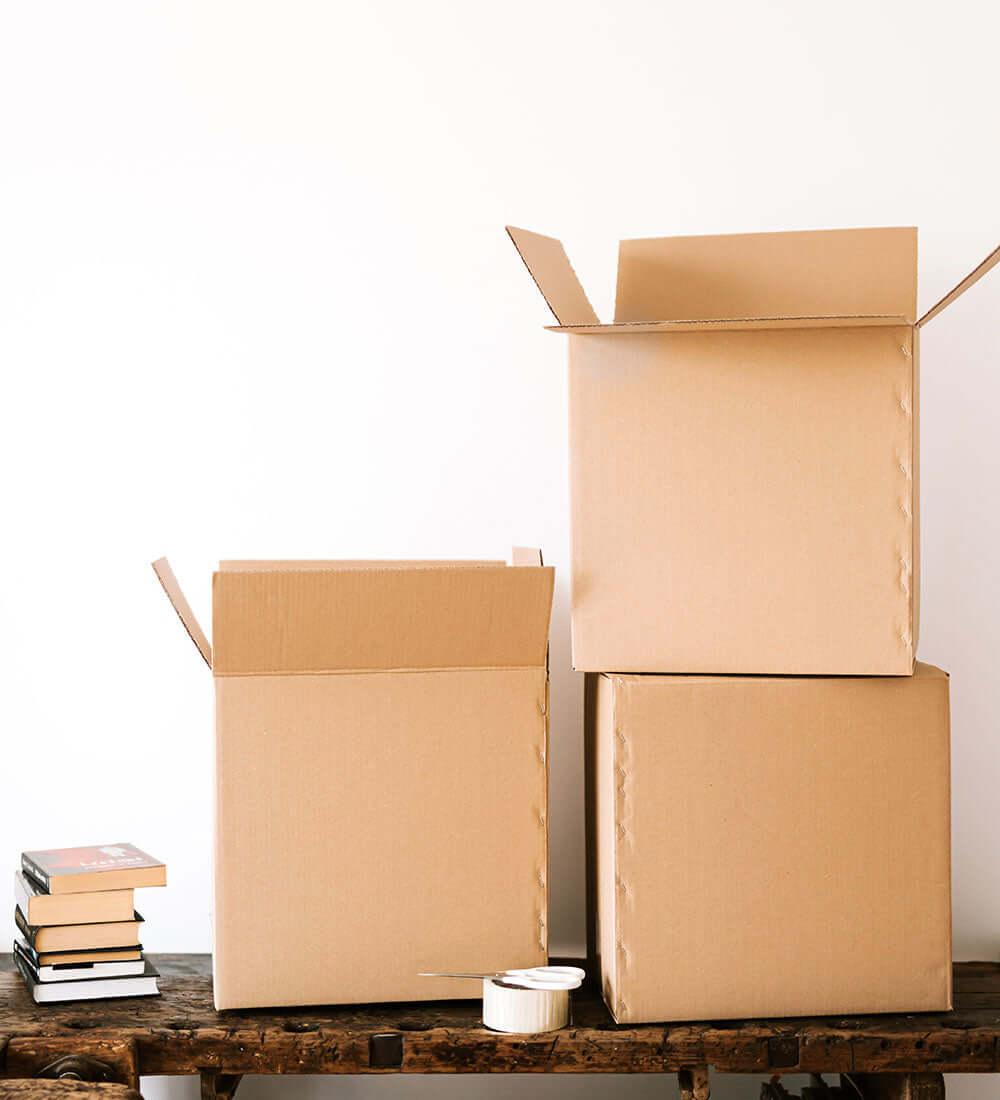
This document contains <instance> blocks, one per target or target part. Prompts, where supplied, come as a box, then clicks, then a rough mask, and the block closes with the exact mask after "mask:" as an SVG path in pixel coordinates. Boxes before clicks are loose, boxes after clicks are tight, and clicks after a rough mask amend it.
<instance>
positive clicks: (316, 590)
mask: <svg viewBox="0 0 1000 1100" xmlns="http://www.w3.org/2000/svg"><path fill="white" fill-rule="evenodd" d="M514 560H515V564H516V565H518V568H509V567H507V566H505V565H504V564H503V563H502V562H481V563H475V562H466V563H458V562H452V563H435V562H413V563H405V562H223V563H222V564H221V565H220V567H219V571H218V572H217V573H215V575H214V577H213V585H212V603H213V626H212V629H213V643H214V644H213V645H209V642H208V639H207V638H206V637H205V634H204V633H203V632H202V630H201V628H200V627H199V625H198V623H197V620H196V619H195V617H194V615H193V614H192V612H191V608H190V606H189V604H188V602H187V600H186V599H185V598H184V596H183V594H182V592H181V590H180V588H179V586H178V584H177V581H176V578H175V577H174V575H173V573H172V572H171V570H170V567H169V565H168V564H167V563H166V561H164V560H161V561H160V562H157V563H156V565H155V566H154V568H155V569H156V571H157V574H158V576H159V578H160V580H161V582H162V584H163V587H164V589H165V590H166V592H167V595H168V596H169V597H170V600H171V602H172V603H173V605H174V607H175V609H176V610H177V613H178V615H179V616H180V618H181V621H182V622H183V624H184V626H185V627H186V629H187V631H188V633H189V634H190V635H191V637H192V639H193V640H194V641H195V643H196V644H197V646H198V649H199V650H200V652H201V654H202V656H203V657H204V659H205V661H206V663H208V664H209V666H210V667H211V668H212V674H213V676H214V678H215V687H216V747H217V753H216V771H217V801H216V829H215V915H214V924H215V950H214V977H215V1003H216V1006H217V1007H218V1008H249V1007H262V1006H268V1005H310V1004H338V1003H352V1002H362V1001H408V1000H427V999H437V998H442V997H471V996H478V995H479V994H480V990H479V989H478V987H477V986H476V985H475V983H469V982H463V981H454V980H452V981H441V980H432V979H428V978H421V977H418V973H419V972H420V971H442V970H447V971H491V970H497V969H504V968H507V967H515V966H535V965H538V964H540V963H544V962H545V960H546V956H547V933H548V927H547V898H548V894H547V882H548V868H547V860H548V854H547V853H548V849H547V822H548V808H547V799H548V794H547V790H548V773H547V763H546V761H547V734H548V705H547V700H548V669H547V644H548V628H549V613H550V609H551V602H552V586H553V570H552V569H549V568H544V567H542V565H541V555H540V554H539V553H538V552H537V551H516V552H515V559H514Z"/></svg>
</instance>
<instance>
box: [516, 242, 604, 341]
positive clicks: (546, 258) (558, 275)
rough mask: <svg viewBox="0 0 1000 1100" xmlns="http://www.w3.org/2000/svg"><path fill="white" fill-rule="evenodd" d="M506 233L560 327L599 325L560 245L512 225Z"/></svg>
mask: <svg viewBox="0 0 1000 1100" xmlns="http://www.w3.org/2000/svg"><path fill="white" fill-rule="evenodd" d="M507 233H508V235H509V236H510V239H511V240H512V241H513V242H514V247H515V248H516V249H517V251H518V252H519V253H520V255H521V259H522V260H524V266H525V267H526V268H527V269H528V271H529V272H530V274H531V277H532V278H533V279H534V280H535V285H536V286H537V287H538V289H539V290H540V291H541V292H542V297H543V298H544V299H545V301H546V302H547V303H548V306H549V309H551V310H552V315H553V316H554V317H555V319H556V320H557V321H558V322H559V324H560V325H589V324H590V325H596V324H598V323H599V320H598V317H597V314H596V313H595V312H594V307H593V306H592V305H591V304H590V302H589V301H588V300H587V295H586V294H585V293H584V290H583V287H582V286H581V285H580V280H579V279H578V278H577V277H576V272H575V271H574V270H573V267H572V265H571V264H570V262H569V257H568V256H567V255H566V250H565V249H564V248H563V246H562V242H561V241H557V240H556V239H555V237H543V236H542V235H541V234H540V233H532V232H531V231H530V230H527V229H516V228H515V227H514V226H511V225H508V226H507Z"/></svg>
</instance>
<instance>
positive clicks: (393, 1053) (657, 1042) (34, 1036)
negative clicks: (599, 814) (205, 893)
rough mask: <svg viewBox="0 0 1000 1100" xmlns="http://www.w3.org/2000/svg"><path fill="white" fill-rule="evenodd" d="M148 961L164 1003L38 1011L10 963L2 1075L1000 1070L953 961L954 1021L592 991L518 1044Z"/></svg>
mask: <svg viewBox="0 0 1000 1100" xmlns="http://www.w3.org/2000/svg"><path fill="white" fill-rule="evenodd" d="M151 958H152V962H153V964H154V966H156V967H157V969H158V970H159V971H160V973H161V975H162V981H161V987H162V990H163V995H162V996H160V997H148V998H137V999H117V1000H104V1001H91V1002H87V1001H80V1002H74V1003H71V1004H65V1005H44V1006H42V1005H36V1004H34V1002H33V1001H32V1000H31V999H30V997H29V996H28V993H27V990H26V989H25V986H24V983H23V982H22V981H21V979H20V976H19V975H18V974H17V972H16V971H15V970H14V969H13V965H12V962H11V958H10V956H9V955H0V1078H6V1079H11V1078H34V1077H37V1076H38V1075H39V1074H41V1073H42V1072H43V1071H44V1072H45V1073H46V1074H48V1075H49V1076H56V1077H58V1076H65V1075H66V1072H67V1069H68V1072H69V1075H70V1076H76V1077H78V1078H83V1079H85V1080H86V1079H91V1080H105V1081H115V1082H118V1083H121V1084H125V1085H129V1086H130V1087H132V1088H136V1087H137V1086H138V1080H139V1077H140V1075H145V1074H195V1073H197V1074H200V1075H201V1077H202V1088H203V1093H204V1095H205V1096H207V1097H212V1096H230V1095H231V1094H232V1092H233V1091H234V1090H235V1088H236V1085H237V1084H238V1082H239V1079H240V1076H241V1075H243V1074H248V1073H269V1074H275V1073H318V1074H327V1073H330V1074H336V1073H666V1072H671V1073H673V1072H676V1073H678V1074H679V1082H680V1086H681V1091H682V1094H683V1095H684V1096H685V1097H686V1098H687V1100H706V1098H707V1097H708V1068H709V1067H711V1069H712V1070H713V1071H714V1072H716V1073H757V1074H770V1075H775V1074H788V1073H812V1074H833V1075H845V1077H844V1078H842V1080H841V1084H840V1085H839V1086H836V1087H834V1088H831V1087H830V1086H829V1085H827V1084H822V1085H821V1084H820V1083H819V1082H816V1083H815V1087H817V1088H822V1089H825V1090H826V1091H827V1093H829V1094H831V1095H833V1094H837V1095H848V1093H846V1092H844V1090H845V1089H850V1090H853V1095H855V1096H863V1097H868V1096H873V1097H874V1096H876V1095H877V1096H879V1097H882V1096H887V1095H890V1096H896V1097H910V1096H912V1097H917V1096H919V1097H921V1098H926V1100H934V1098H937V1097H940V1096H943V1084H942V1083H941V1079H940V1076H939V1075H940V1074H942V1073H991V1072H996V1071H997V1069H998V1068H1000V964H994V963H959V964H958V965H956V967H955V991H956V992H955V1009H954V1011H952V1012H945V1013H924V1014H918V1015H911V1016H857V1017H818V1018H802V1019H787V1020H746V1021H711V1022H704V1021H703V1022H692V1023H671V1024H648V1025H642V1026H635V1025H618V1024H615V1023H614V1021H613V1020H612V1019H611V1017H610V1015H609V1014H608V1011H607V1009H606V1008H605V1007H604V1004H603V1003H602V1001H601V999H600V997H599V996H598V995H597V994H596V992H595V991H594V990H593V989H590V988H586V987H585V988H584V989H582V990H581V991H580V992H579V994H578V995H574V1001H573V1019H572V1022H571V1024H570V1026H569V1027H567V1028H565V1029H564V1030H562V1031H559V1032H555V1033H551V1034H547V1035H538V1036H520V1035H503V1034H499V1033H497V1032H492V1031H488V1030H486V1029H485V1028H484V1027H483V1026H482V1022H481V1020H480V1018H479V1012H480V1004H479V1001H476V1000H472V1001H432V1002H421V1003H412V1004H389V1005H385V1004H383V1005H361V1006H358V1005H349V1006H341V1007H323V1008H308V1009H269V1010H263V1011H257V1010H253V1011H239V1010H238V1011H226V1012H217V1011H216V1010H215V1008H214V1007H213V1005H212V983H211V958H210V956H208V955H154V956H152V957H151ZM872 1075H874V1076H872ZM845 1082H846V1084H845ZM887 1090H888V1091H887ZM781 1091H782V1090H781V1086H780V1085H778V1084H776V1085H775V1094H776V1095H780V1093H781Z"/></svg>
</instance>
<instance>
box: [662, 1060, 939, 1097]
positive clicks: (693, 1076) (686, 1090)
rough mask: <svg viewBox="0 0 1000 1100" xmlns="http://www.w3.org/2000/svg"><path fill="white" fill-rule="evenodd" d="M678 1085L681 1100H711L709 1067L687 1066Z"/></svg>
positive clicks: (678, 1080) (681, 1072)
mask: <svg viewBox="0 0 1000 1100" xmlns="http://www.w3.org/2000/svg"><path fill="white" fill-rule="evenodd" d="M677 1085H678V1087H679V1088H680V1090H681V1100H709V1096H710V1095H711V1090H710V1089H709V1085H708V1066H687V1067H685V1068H684V1069H682V1070H680V1071H679V1072H678V1074H677ZM921 1100H922V1098H921Z"/></svg>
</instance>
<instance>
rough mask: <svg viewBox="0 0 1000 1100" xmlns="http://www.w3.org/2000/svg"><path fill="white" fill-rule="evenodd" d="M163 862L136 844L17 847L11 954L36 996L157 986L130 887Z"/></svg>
mask: <svg viewBox="0 0 1000 1100" xmlns="http://www.w3.org/2000/svg"><path fill="white" fill-rule="evenodd" d="M166 884H167V868H166V866H165V865H164V864H163V863H161V862H160V861H159V860H158V859H154V858H153V857H152V856H150V855H147V854H146V853H145V852H143V851H140V850H139V849H138V848H136V847H135V846H134V845H133V844H107V845H105V846H103V847H93V848H56V849H53V850H51V851H43V852H22V853H21V869H20V870H19V871H17V872H16V873H15V875H14V897H15V901H16V908H15V910H14V923H15V924H16V926H17V929H16V934H15V938H14V960H15V962H16V963H17V967H18V969H19V970H20V971H21V976H22V977H23V978H24V980H25V983H26V984H27V986H28V992H29V993H30V994H31V996H32V998H33V999H34V1000H35V1001H36V1002H38V1003H39V1004H43V1003H46V1002H54V1001H84V1000H88V1001H89V1000H96V999H98V998H101V997H143V996H150V995H152V994H157V993H159V987H158V985H157V978H158V976H159V975H158V974H157V972H156V970H154V969H153V967H152V966H151V965H150V963H149V961H148V959H146V957H145V955H143V953H142V944H141V943H140V942H139V928H140V925H141V924H142V917H140V916H139V914H138V913H137V912H136V911H135V895H134V891H135V889H136V887H139V886H166Z"/></svg>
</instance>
